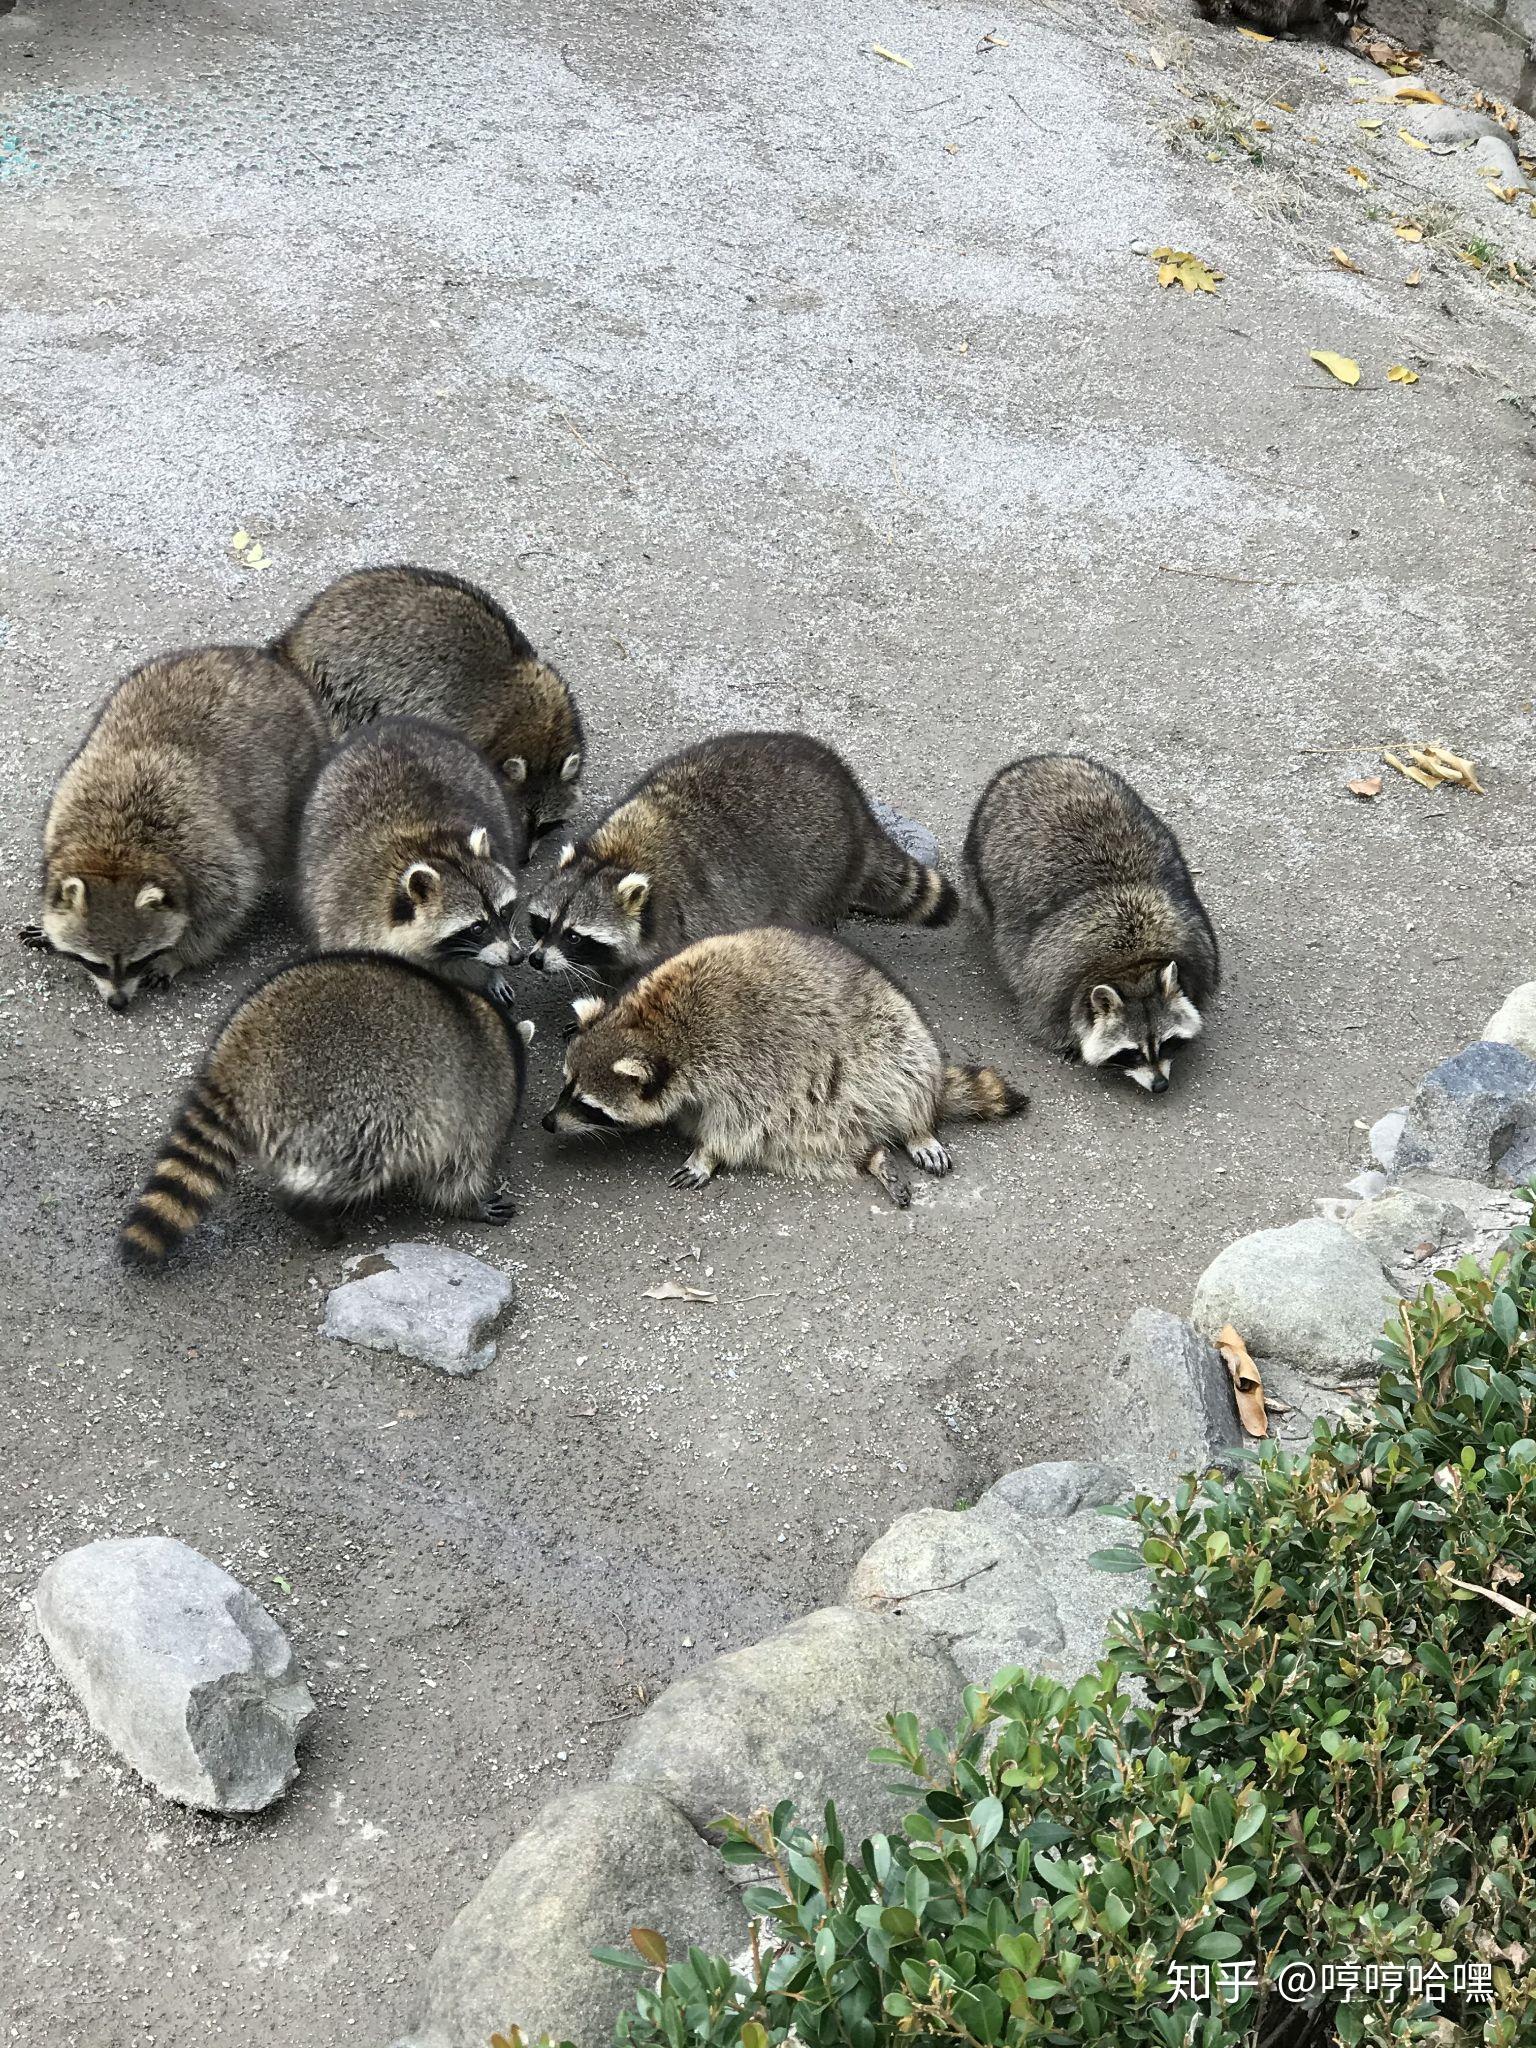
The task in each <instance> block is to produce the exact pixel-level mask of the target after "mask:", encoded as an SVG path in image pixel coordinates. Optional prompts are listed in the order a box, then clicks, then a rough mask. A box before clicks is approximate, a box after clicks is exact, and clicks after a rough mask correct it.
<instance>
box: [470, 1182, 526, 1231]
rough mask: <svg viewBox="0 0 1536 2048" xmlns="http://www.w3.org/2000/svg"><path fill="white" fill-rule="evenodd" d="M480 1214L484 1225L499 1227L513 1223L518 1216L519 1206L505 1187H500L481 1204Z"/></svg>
mask: <svg viewBox="0 0 1536 2048" xmlns="http://www.w3.org/2000/svg"><path fill="white" fill-rule="evenodd" d="M479 1214H480V1221H481V1222H482V1223H494V1224H496V1225H497V1226H498V1227H499V1226H500V1225H501V1224H503V1223H510V1222H511V1221H512V1218H513V1217H514V1216H515V1215H516V1214H517V1204H516V1202H514V1201H513V1199H512V1196H511V1194H510V1193H509V1192H508V1190H507V1189H506V1188H505V1187H499V1188H497V1190H496V1192H495V1193H494V1194H492V1195H487V1196H486V1198H485V1200H484V1201H483V1202H482V1203H481V1204H480V1211H479Z"/></svg>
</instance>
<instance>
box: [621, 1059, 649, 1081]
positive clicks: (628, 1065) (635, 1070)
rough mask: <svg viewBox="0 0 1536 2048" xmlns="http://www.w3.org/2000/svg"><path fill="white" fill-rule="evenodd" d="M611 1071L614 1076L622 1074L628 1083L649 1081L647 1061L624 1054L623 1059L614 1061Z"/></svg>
mask: <svg viewBox="0 0 1536 2048" xmlns="http://www.w3.org/2000/svg"><path fill="white" fill-rule="evenodd" d="M613 1071H614V1072H615V1073H616V1074H623V1075H624V1077H625V1078H626V1079H627V1080H630V1081H649V1080H650V1078H651V1063H650V1061H649V1060H638V1059H635V1058H633V1057H632V1056H631V1055H630V1054H629V1053H625V1055H624V1057H623V1059H621V1060H615V1061H614V1063H613Z"/></svg>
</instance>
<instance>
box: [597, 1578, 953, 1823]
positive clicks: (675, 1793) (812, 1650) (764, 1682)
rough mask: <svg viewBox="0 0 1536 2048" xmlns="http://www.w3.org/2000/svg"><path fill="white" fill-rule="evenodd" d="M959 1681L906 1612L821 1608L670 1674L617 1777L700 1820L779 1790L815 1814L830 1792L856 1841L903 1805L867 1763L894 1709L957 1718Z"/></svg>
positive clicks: (936, 1719)
mask: <svg viewBox="0 0 1536 2048" xmlns="http://www.w3.org/2000/svg"><path fill="white" fill-rule="evenodd" d="M961 1690H962V1681H961V1678H960V1674H959V1672H958V1671H957V1670H956V1669H955V1666H954V1665H953V1664H952V1663H951V1661H950V1659H949V1658H948V1657H947V1656H946V1655H945V1653H944V1650H943V1647H942V1646H941V1645H940V1644H939V1643H937V1642H935V1641H934V1640H933V1639H932V1638H931V1637H930V1636H928V1635H926V1634H925V1633H924V1632H923V1631H922V1630H921V1629H918V1628H915V1627H914V1626H913V1625H912V1624H911V1623H910V1622H905V1621H899V1620H896V1619H894V1618H892V1617H890V1616H887V1615H879V1614H868V1613H864V1612H861V1611H860V1610H858V1609H856V1608H851V1607H823V1608H820V1609H818V1610H817V1611H816V1612H815V1613H814V1614H807V1615H806V1616H805V1617H804V1618H803V1619H802V1620H800V1621H796V1622H791V1623H790V1625H789V1626H788V1627H787V1628H784V1629H781V1630H780V1631H779V1633H778V1634H777V1635H773V1636H769V1637H767V1638H766V1640H765V1641H763V1642H760V1643H753V1644H752V1645H751V1646H750V1648H748V1649H744V1650H731V1651H728V1652H727V1653H726V1654H725V1655H724V1656H721V1657H716V1658H714V1659H713V1661H712V1662H710V1663H708V1664H705V1665H703V1666H701V1667H700V1669H698V1670H697V1671H690V1672H689V1673H688V1674H687V1675H686V1676H685V1677H683V1678H679V1679H677V1680H675V1681H674V1683H673V1684H671V1685H669V1686H668V1687H667V1689H666V1691H665V1692H664V1693H663V1694H662V1695H661V1697H660V1699H658V1700H657V1701H656V1703H655V1704H654V1705H653V1706H651V1707H648V1708H647V1709H646V1711H645V1712H644V1713H643V1714H642V1715H641V1717H640V1719H639V1720H638V1721H637V1722H636V1723H635V1725H634V1727H633V1728H632V1729H631V1730H630V1732H629V1734H628V1735H627V1736H626V1737H625V1739H624V1741H623V1743H622V1744H621V1745H620V1747H619V1753H618V1755H617V1757H616V1758H615V1759H614V1763H613V1776H614V1778H615V1779H617V1780H618V1781H619V1782H620V1783H624V1784H648V1785H651V1786H653V1787H654V1788H655V1789H656V1790H657V1791H659V1792H661V1793H663V1794H664V1795H665V1796H666V1797H667V1798H669V1799H670V1800H672V1802H673V1804H674V1805H676V1806H678V1807H680V1808H681V1809H682V1811H683V1812H684V1813H685V1814H687V1816H688V1817H689V1819H690V1820H691V1821H693V1822H694V1824H695V1825H696V1826H698V1827H701V1828H707V1827H709V1826H710V1825H711V1824H712V1823H713V1822H715V1821H716V1820H718V1819H719V1818H720V1816H721V1815H722V1814H725V1813H735V1814H739V1815H742V1816H745V1815H747V1814H749V1813H751V1812H753V1811H754V1809H756V1808H757V1807H761V1806H769V1807H771V1806H772V1805H774V1803H775V1802H776V1801H777V1800H780V1799H793V1800H794V1802H795V1806H796V1808H797V1810H798V1811H799V1812H800V1813H801V1814H802V1815H804V1816H806V1817H807V1818H809V1819H811V1820H813V1821H815V1822H817V1823H818V1824H819V1821H820V1815H821V1810H822V1807H823V1806H824V1805H825V1803H826V1801H827V1800H828V1799H835V1800H836V1801H837V1810H838V1815H839V1818H840V1819H841V1821H842V1823H843V1826H844V1829H845V1831H846V1832H847V1834H848V1835H849V1837H850V1839H852V1840H855V1841H856V1840H858V1838H859V1837H860V1835H862V1834H869V1833H872V1832H874V1831H876V1830H877V1829H879V1828H882V1827H886V1826H889V1825H890V1824H891V1822H892V1821H893V1820H894V1819H895V1818H896V1816H897V1815H898V1814H899V1813H900V1812H901V1811H902V1802H901V1800H900V1798H899V1796H897V1795H894V1794H892V1793H891V1792H889V1791H888V1790H887V1789H886V1788H887V1785H888V1783H889V1780H890V1775H891V1774H890V1771H889V1769H888V1768H887V1767H886V1766H884V1765H879V1764H871V1763H870V1761H869V1752H870V1750H871V1749H873V1748H875V1747H876V1746H877V1745H878V1744H880V1743H881V1742H883V1741H885V1739H886V1731H885V1727H884V1721H885V1716H886V1715H887V1714H890V1713H895V1712H901V1711H910V1712H912V1713H914V1714H916V1715H917V1717H918V1719H919V1720H920V1721H921V1722H922V1724H923V1726H924V1727H925V1728H927V1727H928V1726H930V1725H934V1724H936V1725H938V1726H941V1727H948V1726H949V1725H950V1724H951V1723H952V1722H953V1721H954V1720H955V1718H956V1716H957V1714H958V1712H959V1706H960V1693H961Z"/></svg>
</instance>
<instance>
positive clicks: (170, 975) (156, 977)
mask: <svg viewBox="0 0 1536 2048" xmlns="http://www.w3.org/2000/svg"><path fill="white" fill-rule="evenodd" d="M180 972H181V962H180V961H179V960H178V961H176V963H175V964H174V966H160V967H149V968H146V969H145V971H144V980H143V983H142V986H143V987H145V988H169V987H170V985H171V983H172V982H173V981H174V980H175V979H176V977H177V975H178V974H180Z"/></svg>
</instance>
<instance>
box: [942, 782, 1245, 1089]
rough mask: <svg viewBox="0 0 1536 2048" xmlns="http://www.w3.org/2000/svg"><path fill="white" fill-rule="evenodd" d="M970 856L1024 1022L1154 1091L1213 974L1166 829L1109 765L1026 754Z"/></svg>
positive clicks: (1198, 1013) (999, 788)
mask: <svg viewBox="0 0 1536 2048" xmlns="http://www.w3.org/2000/svg"><path fill="white" fill-rule="evenodd" d="M965 865H966V870H967V874H968V878H969V880H970V883H971V886H972V889H973V891H974V894H975V896H976V899H977V901H978V904H979V907H980V910H981V913H982V916H983V918H984V920H985V922H986V923H987V925H988V926H989V927H990V930H991V935H992V944H993V948H994V950H995V952H996V954H997V959H998V964H999V966H1000V967H1001V969H1002V972H1003V976H1004V979H1005V980H1006V981H1007V982H1008V984H1009V986H1010V988H1011V989H1012V990H1013V993H1014V995H1015V996H1016V997H1017V998H1018V1001H1019V1003H1020V1006H1021V1007H1022V1009H1023V1012H1024V1019H1025V1022H1026V1024H1027V1025H1028V1027H1029V1029H1030V1031H1031V1032H1032V1033H1033V1034H1034V1036H1036V1037H1037V1038H1039V1039H1041V1040H1042V1041H1043V1042H1044V1043H1046V1044H1048V1045H1051V1046H1054V1047H1055V1048H1056V1049H1057V1050H1058V1051H1061V1052H1064V1053H1067V1054H1069V1055H1072V1056H1075V1057H1078V1058H1081V1059H1082V1060H1083V1061H1085V1062H1086V1063H1087V1065H1089V1066H1091V1067H1106V1066H1107V1067H1116V1068H1118V1069H1120V1071H1121V1072H1123V1073H1125V1074H1126V1075H1128V1076H1129V1078H1130V1079H1131V1080H1132V1081H1134V1082H1136V1083H1137V1085H1138V1086H1139V1087H1142V1088H1146V1089H1148V1090H1150V1092H1151V1093H1152V1094H1154V1095H1160V1094H1161V1093H1162V1092H1163V1091H1164V1089H1166V1088H1167V1086H1168V1072H1169V1065H1170V1062H1171V1060H1172V1057H1173V1054H1174V1052H1175V1051H1176V1050H1177V1048H1178V1047H1179V1046H1180V1045H1182V1044H1185V1043H1187V1042H1188V1041H1189V1040H1190V1039H1193V1038H1196V1037H1198V1036H1199V1034H1200V1031H1201V1030H1202V1028H1203V1025H1204V1011H1205V1009H1206V1006H1207V1005H1208V1004H1209V1002H1210V1000H1211V997H1212V996H1213V995H1214V994H1215V992H1216V988H1217V984H1218V982H1219V980H1220V960H1219V956H1218V953H1217V947H1216V937H1215V934H1214V932H1213V931H1212V929H1211V921H1210V919H1209V918H1208V917H1207V916H1206V913H1205V908H1204V905H1203V904H1202V903H1201V901H1200V898H1199V897H1198V896H1197V895H1196V893H1195V885H1194V883H1193V882H1192V881H1191V880H1190V876H1189V869H1188V868H1187V867H1186V866H1185V865H1184V856H1183V854H1182V853H1181V852H1180V851H1179V843H1178V841H1177V840H1176V839H1175V838H1174V836H1173V834H1172V832H1171V831H1170V830H1169V829H1168V827H1167V826H1166V825H1165V824H1164V823H1163V821H1162V819H1161V818H1159V817H1158V816H1157V815H1156V813H1155V812H1154V811H1152V810H1150V809H1149V808H1148V807H1147V805H1146V804H1144V803H1143V802H1142V800H1141V798H1140V797H1139V796H1137V794H1136V792H1135V790H1133V789H1132V788H1131V786H1130V784H1129V783H1128V782H1126V781H1124V780H1123V779H1122V778H1121V777H1120V776H1118V775H1116V774H1115V773H1114V771H1113V770H1112V769H1109V768H1105V767H1103V766H1102V765H1101V764H1100V763H1099V762H1097V761H1091V760H1089V759H1088V758H1087V757H1086V756H1085V755H1082V754H1035V755H1027V756H1025V757H1024V758H1023V759H1021V760H1018V761H1013V762H1010V763H1009V765H1008V766H1007V767H1006V768H1001V769H999V770H998V772H997V774H996V775H994V776H993V778H992V780H991V782H990V783H988V785H987V787H986V789H985V790H984V791H983V793H982V796H981V801H980V802H979V803H978V804H977V806H976V810H975V814H974V815H973V817H972V819H971V826H970V831H969V833H968V834H967V836H966V842H965Z"/></svg>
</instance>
